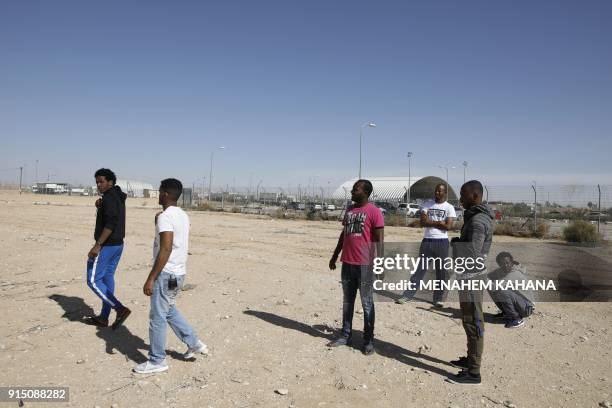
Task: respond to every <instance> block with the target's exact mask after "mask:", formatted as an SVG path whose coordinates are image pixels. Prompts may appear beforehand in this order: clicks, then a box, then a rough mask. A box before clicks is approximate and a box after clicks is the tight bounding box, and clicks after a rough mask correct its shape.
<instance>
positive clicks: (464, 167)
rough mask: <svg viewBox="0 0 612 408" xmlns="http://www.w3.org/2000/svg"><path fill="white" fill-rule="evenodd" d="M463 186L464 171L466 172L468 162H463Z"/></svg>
mask: <svg viewBox="0 0 612 408" xmlns="http://www.w3.org/2000/svg"><path fill="white" fill-rule="evenodd" d="M462 164H463V184H465V171H466V170H467V166H468V162H467V161H463V163H462Z"/></svg>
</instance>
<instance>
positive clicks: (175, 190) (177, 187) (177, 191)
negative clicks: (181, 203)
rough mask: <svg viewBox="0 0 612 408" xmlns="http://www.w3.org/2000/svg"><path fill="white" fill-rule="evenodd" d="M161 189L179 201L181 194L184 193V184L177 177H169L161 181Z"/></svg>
mask: <svg viewBox="0 0 612 408" xmlns="http://www.w3.org/2000/svg"><path fill="white" fill-rule="evenodd" d="M159 191H165V192H166V193H168V195H169V196H170V198H171V199H173V200H174V201H178V199H179V197H180V196H181V194H183V184H182V183H181V182H180V181H178V180H177V179H174V178H167V179H165V180H162V181H161V184H160V186H159Z"/></svg>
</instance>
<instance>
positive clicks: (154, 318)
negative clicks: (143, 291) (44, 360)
mask: <svg viewBox="0 0 612 408" xmlns="http://www.w3.org/2000/svg"><path fill="white" fill-rule="evenodd" d="M173 276H174V275H171V274H169V273H166V272H162V273H160V274H159V276H158V277H157V279H156V280H155V283H154V285H153V295H151V311H150V312H149V341H150V342H151V347H150V349H149V360H150V361H151V362H152V363H154V364H159V363H161V362H162V361H163V360H164V359H165V358H166V323H167V324H169V325H170V327H171V328H172V330H173V331H174V334H176V336H177V337H178V338H179V339H180V340H181V341H182V342H183V343H185V344H186V345H187V347H190V348H195V347H197V345H198V341H199V339H198V336H197V335H196V333H195V331H194V330H193V328H192V327H191V326H190V325H189V323H187V320H185V318H184V317H183V315H181V313H180V312H179V311H178V309H177V308H176V306H175V303H176V296H177V295H178V292H179V290H181V287H182V286H183V282H184V280H185V275H179V276H176V281H177V287H176V288H174V289H168V281H169V280H170V278H171V277H173Z"/></svg>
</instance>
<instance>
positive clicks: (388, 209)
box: [374, 201, 396, 212]
mask: <svg viewBox="0 0 612 408" xmlns="http://www.w3.org/2000/svg"><path fill="white" fill-rule="evenodd" d="M374 205H376V206H377V207H378V208H384V209H385V212H393V211H395V210H396V208H395V206H394V205H393V204H391V203H390V202H388V201H374Z"/></svg>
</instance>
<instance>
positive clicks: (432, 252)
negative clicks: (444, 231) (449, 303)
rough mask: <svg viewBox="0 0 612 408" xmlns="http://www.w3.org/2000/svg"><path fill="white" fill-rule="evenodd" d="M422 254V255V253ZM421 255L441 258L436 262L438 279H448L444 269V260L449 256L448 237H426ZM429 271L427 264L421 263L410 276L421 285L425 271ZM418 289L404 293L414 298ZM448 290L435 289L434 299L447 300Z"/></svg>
mask: <svg viewBox="0 0 612 408" xmlns="http://www.w3.org/2000/svg"><path fill="white" fill-rule="evenodd" d="M421 254H422V255H421ZM419 255H421V258H439V259H440V260H439V261H436V262H435V263H434V265H435V267H436V279H437V280H444V281H447V280H448V276H447V273H446V269H444V261H445V258H447V257H448V239H446V238H443V239H437V238H425V239H423V241H422V242H421V247H420V249H419ZM425 261H426V259H423V260H422V261H421V262H425ZM426 272H427V265H426V264H425V265H423V264H421V263H419V268H418V269H417V270H416V271H415V272H414V274H413V275H412V277H411V278H410V282H412V283H413V284H415V285H417V287H418V285H419V282H421V281H422V280H423V278H424V277H425V273H426ZM416 292H417V291H416V290H408V289H407V290H405V291H404V293H403V295H402V296H404V297H407V298H409V299H412V298H413V297H414V295H416ZM446 296H447V291H446V290H435V291H434V294H433V301H434V303H436V302H444V301H445V300H446Z"/></svg>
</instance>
